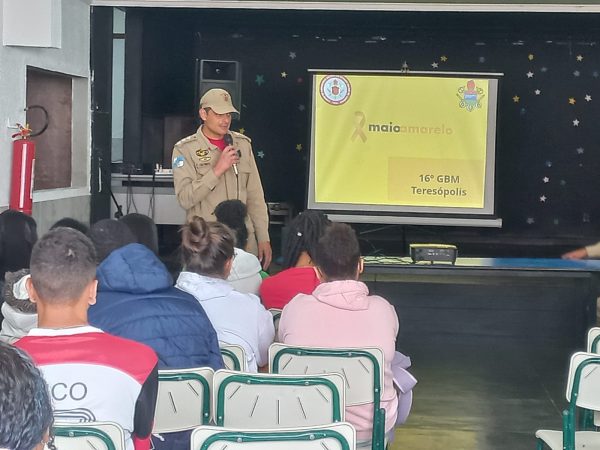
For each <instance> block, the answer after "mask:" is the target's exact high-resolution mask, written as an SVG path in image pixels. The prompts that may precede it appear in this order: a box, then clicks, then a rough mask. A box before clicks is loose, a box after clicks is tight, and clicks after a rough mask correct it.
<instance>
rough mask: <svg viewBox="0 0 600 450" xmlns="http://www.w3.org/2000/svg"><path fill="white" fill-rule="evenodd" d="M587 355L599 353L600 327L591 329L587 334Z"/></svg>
mask: <svg viewBox="0 0 600 450" xmlns="http://www.w3.org/2000/svg"><path fill="white" fill-rule="evenodd" d="M587 351H588V353H600V327H592V328H590V329H589V330H588V334H587Z"/></svg>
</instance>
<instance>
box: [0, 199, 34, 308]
mask: <svg viewBox="0 0 600 450" xmlns="http://www.w3.org/2000/svg"><path fill="white" fill-rule="evenodd" d="M35 241H37V225H36V223H35V220H34V219H33V218H32V217H30V216H28V215H27V214H23V213H22V212H19V211H13V210H10V209H7V210H6V211H4V212H2V213H0V292H2V287H3V285H4V276H5V274H6V272H15V271H17V270H21V269H26V268H28V267H29V258H30V256H31V249H32V248H33V245H34V244H35ZM0 301H1V300H0Z"/></svg>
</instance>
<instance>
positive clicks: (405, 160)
mask: <svg viewBox="0 0 600 450" xmlns="http://www.w3.org/2000/svg"><path fill="white" fill-rule="evenodd" d="M313 86H314V89H315V90H316V92H314V95H313V98H314V105H313V108H314V110H313V111H314V114H313V130H314V131H313V132H314V136H313V146H314V148H313V158H314V181H315V184H314V191H315V201H316V202H317V203H352V204H357V203H358V204H367V205H406V206H417V207H418V206H423V207H446V208H453V207H456V208H483V207H484V188H485V181H486V180H485V176H486V173H485V169H486V145H487V132H488V130H487V128H488V89H489V80H485V79H472V78H446V77H420V76H404V77H399V76H382V75H370V74H352V75H350V74H348V75H338V74H329V75H325V74H315V83H314V84H313Z"/></svg>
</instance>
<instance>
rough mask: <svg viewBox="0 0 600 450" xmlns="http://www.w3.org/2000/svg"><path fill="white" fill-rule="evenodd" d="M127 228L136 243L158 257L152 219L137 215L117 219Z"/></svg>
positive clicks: (156, 234) (155, 230) (155, 231)
mask: <svg viewBox="0 0 600 450" xmlns="http://www.w3.org/2000/svg"><path fill="white" fill-rule="evenodd" d="M119 221H120V222H123V223H124V224H125V225H127V226H128V227H129V230H130V231H131V232H132V233H133V235H134V236H135V238H136V239H137V242H139V243H140V244H142V245H145V246H146V247H148V248H149V249H150V250H152V252H154V254H155V255H158V231H157V229H156V224H155V223H154V220H152V218H150V217H148V216H146V215H144V214H139V213H131V214H127V215H125V216H123V217H121V218H120V219H119Z"/></svg>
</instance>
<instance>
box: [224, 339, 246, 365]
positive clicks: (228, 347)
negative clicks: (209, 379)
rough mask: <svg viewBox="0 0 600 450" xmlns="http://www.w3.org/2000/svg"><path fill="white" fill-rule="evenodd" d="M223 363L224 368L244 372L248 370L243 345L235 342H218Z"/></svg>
mask: <svg viewBox="0 0 600 450" xmlns="http://www.w3.org/2000/svg"><path fill="white" fill-rule="evenodd" d="M219 348H220V349H221V356H222V357H223V364H224V365H225V368H226V369H229V370H237V371H240V372H246V371H247V370H248V359H247V357H246V351H245V350H244V347H242V346H241V345H237V344H225V343H224V342H219Z"/></svg>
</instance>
